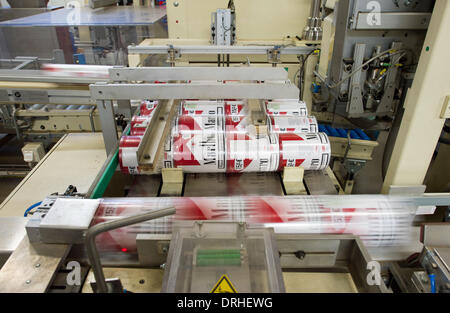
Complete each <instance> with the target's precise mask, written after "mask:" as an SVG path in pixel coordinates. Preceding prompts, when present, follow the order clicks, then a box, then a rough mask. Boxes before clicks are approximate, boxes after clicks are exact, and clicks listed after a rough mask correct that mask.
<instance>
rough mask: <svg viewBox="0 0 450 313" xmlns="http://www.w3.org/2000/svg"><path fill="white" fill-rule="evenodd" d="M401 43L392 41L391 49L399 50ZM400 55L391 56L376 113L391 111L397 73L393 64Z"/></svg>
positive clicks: (398, 59) (397, 60)
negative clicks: (391, 65) (389, 66)
mask: <svg viewBox="0 0 450 313" xmlns="http://www.w3.org/2000/svg"><path fill="white" fill-rule="evenodd" d="M402 46H403V44H402V43H401V42H394V43H392V47H391V48H392V49H396V50H399V49H401V48H402ZM400 58H401V55H400V54H397V55H395V56H393V57H392V60H391V64H393V67H392V68H390V69H389V70H388V72H387V74H386V80H385V83H384V93H383V97H382V98H381V102H380V104H379V105H378V108H377V114H378V113H383V112H386V113H392V111H393V107H392V101H393V99H394V92H395V81H396V79H397V74H398V68H397V66H395V64H397V63H398V62H399V61H400Z"/></svg>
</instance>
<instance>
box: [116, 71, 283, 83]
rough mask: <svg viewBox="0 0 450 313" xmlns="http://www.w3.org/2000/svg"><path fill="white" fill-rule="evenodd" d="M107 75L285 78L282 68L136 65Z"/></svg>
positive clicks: (131, 77) (144, 78)
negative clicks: (187, 67) (187, 68)
mask: <svg viewBox="0 0 450 313" xmlns="http://www.w3.org/2000/svg"><path fill="white" fill-rule="evenodd" d="M109 76H110V77H111V79H112V80H114V81H128V82H130V81H155V80H159V81H166V80H235V79H236V77H238V78H239V80H263V81H265V80H287V79H288V72H287V71H286V70H285V69H283V68H276V69H271V68H253V67H219V68H217V67H189V70H186V68H183V67H137V68H125V67H124V68H111V69H110V70H109Z"/></svg>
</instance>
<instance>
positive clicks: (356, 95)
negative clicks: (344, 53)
mask: <svg viewBox="0 0 450 313" xmlns="http://www.w3.org/2000/svg"><path fill="white" fill-rule="evenodd" d="M365 50H366V45H365V44H356V45H355V52H354V55H353V60H354V62H353V68H359V67H361V65H362V64H363V59H364V51H365ZM361 70H362V69H359V70H357V72H356V73H355V74H354V75H353V76H352V78H351V79H350V95H349V102H348V104H347V112H348V114H349V116H357V115H358V114H362V113H364V106H363V101H362V89H361Z"/></svg>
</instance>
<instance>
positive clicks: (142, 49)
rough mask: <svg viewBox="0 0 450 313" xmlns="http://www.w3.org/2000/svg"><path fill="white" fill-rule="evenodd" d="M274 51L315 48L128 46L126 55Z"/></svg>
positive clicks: (305, 51)
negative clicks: (173, 52)
mask: <svg viewBox="0 0 450 313" xmlns="http://www.w3.org/2000/svg"><path fill="white" fill-rule="evenodd" d="M273 49H276V50H278V51H279V53H280V54H287V55H289V54H290V55H301V54H308V53H310V52H311V51H313V50H314V49H315V47H308V46H281V45H280V46H277V45H273V46H258V45H254V46H250V45H248V46H236V45H233V46H205V45H179V46H172V45H170V46H168V45H167V46H128V54H168V53H169V52H170V51H173V50H175V51H176V54H179V55H181V54H264V55H266V54H267V52H268V51H269V50H273Z"/></svg>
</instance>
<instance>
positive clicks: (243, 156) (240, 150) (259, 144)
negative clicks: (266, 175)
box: [226, 134, 279, 173]
mask: <svg viewBox="0 0 450 313" xmlns="http://www.w3.org/2000/svg"><path fill="white" fill-rule="evenodd" d="M226 140H227V172H228V173H241V172H273V171H276V170H277V169H278V162H279V151H278V140H277V137H276V136H275V135H268V136H264V137H261V138H253V137H250V136H248V135H246V134H227V138H226Z"/></svg>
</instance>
